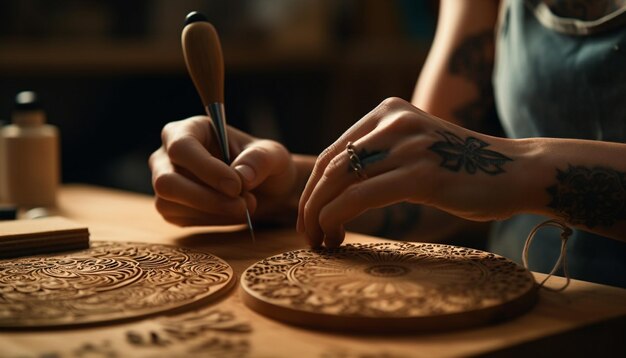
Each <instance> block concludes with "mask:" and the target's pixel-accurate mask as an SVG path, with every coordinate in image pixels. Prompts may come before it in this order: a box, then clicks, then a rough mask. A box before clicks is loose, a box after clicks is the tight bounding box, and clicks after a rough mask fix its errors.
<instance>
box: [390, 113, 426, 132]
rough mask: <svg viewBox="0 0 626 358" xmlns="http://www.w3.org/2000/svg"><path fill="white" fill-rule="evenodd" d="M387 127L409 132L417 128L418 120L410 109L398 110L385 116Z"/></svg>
mask: <svg viewBox="0 0 626 358" xmlns="http://www.w3.org/2000/svg"><path fill="white" fill-rule="evenodd" d="M384 125H385V126H386V127H387V129H389V130H392V131H394V132H400V133H407V132H408V133H411V132H414V131H415V130H417V129H419V120H418V119H417V118H416V117H415V115H414V114H413V113H412V112H410V111H400V112H398V113H395V114H393V115H391V116H389V117H388V118H387V120H386V121H385V124H384Z"/></svg>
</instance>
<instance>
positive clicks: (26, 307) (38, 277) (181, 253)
mask: <svg viewBox="0 0 626 358" xmlns="http://www.w3.org/2000/svg"><path fill="white" fill-rule="evenodd" d="M233 277H234V273H233V270H232V268H231V267H230V265H228V263H226V262H225V261H223V260H222V259H220V258H219V257H217V256H214V255H211V254H208V253H203V252H198V251H193V250H188V249H184V248H179V247H174V246H168V245H158V244H148V243H126V242H113V241H92V242H91V247H90V248H89V249H85V250H80V251H73V252H68V253H59V254H49V255H39V256H31V257H22V258H17V259H6V260H0V329H6V328H43V327H60V326H73V325H82V324H94V323H104V322H112V321H120V320H128V319H132V318H138V317H143V316H147V315H152V314H157V313H164V312H167V311H171V310H178V309H181V308H183V307H186V306H189V305H191V304H194V303H198V302H207V301H209V300H215V299H217V298H218V297H220V296H221V295H222V294H223V293H225V292H227V290H228V288H229V287H231V286H232V284H233V283H234V282H235V280H234V279H233Z"/></svg>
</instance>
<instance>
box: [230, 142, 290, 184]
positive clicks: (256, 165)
mask: <svg viewBox="0 0 626 358" xmlns="http://www.w3.org/2000/svg"><path fill="white" fill-rule="evenodd" d="M289 161H290V153H289V151H287V149H286V148H285V147H284V146H283V145H281V144H280V143H278V142H275V141H272V140H257V141H254V142H251V143H250V144H248V145H247V146H246V147H245V148H244V150H243V151H242V152H241V153H240V154H239V155H238V156H237V158H236V159H235V160H234V161H233V163H232V167H233V168H234V169H235V171H237V173H238V174H239V176H240V177H241V179H242V181H243V187H244V190H252V189H254V188H256V187H258V186H259V185H261V184H264V183H265V182H266V181H267V179H268V178H270V177H277V178H278V177H280V176H281V175H282V174H284V173H285V172H286V171H287V170H288V168H289ZM267 184H269V185H272V183H267ZM275 185H280V183H279V182H277V183H275ZM268 189H269V188H268Z"/></svg>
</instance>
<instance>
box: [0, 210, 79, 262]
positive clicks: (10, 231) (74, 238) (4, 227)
mask: <svg viewBox="0 0 626 358" xmlns="http://www.w3.org/2000/svg"><path fill="white" fill-rule="evenodd" d="M87 247H89V230H88V229H87V227H86V226H84V225H80V224H78V223H75V222H73V221H71V220H68V219H65V218H62V217H49V218H43V219H36V220H13V221H5V222H0V258H8V257H17V256H26V255H36V254H42V253H48V252H57V251H67V250H77V249H84V248H87Z"/></svg>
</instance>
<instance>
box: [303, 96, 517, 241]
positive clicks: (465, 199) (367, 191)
mask: <svg viewBox="0 0 626 358" xmlns="http://www.w3.org/2000/svg"><path fill="white" fill-rule="evenodd" d="M349 142H352V143H353V146H354V148H355V152H356V154H357V155H358V157H359V159H360V162H361V165H362V169H361V173H362V174H364V175H365V177H362V178H359V177H358V176H357V175H355V174H356V173H354V171H353V168H352V166H351V160H350V158H349V155H348V154H347V152H346V145H347V144H348V143H349ZM511 143H512V141H511V140H509V139H504V138H495V137H489V136H486V135H482V134H479V133H476V132H472V131H470V130H467V129H465V128H462V127H459V126H456V125H454V124H452V123H449V122H446V121H444V120H442V119H439V118H437V117H434V116H432V115H430V114H428V113H426V112H423V111H421V110H420V109H418V108H416V107H414V106H412V105H411V104H410V103H408V102H406V101H404V100H401V99H398V98H390V99H387V100H385V101H383V103H382V104H380V105H379V106H378V107H376V108H375V109H374V110H373V111H372V112H370V113H369V114H367V115H366V116H365V117H363V118H362V119H361V120H359V121H358V122H357V123H356V124H354V125H353V126H352V127H351V128H350V129H349V130H348V131H346V132H345V133H344V134H343V135H342V136H341V137H340V138H339V139H338V140H337V141H336V142H335V143H333V144H332V145H331V146H330V147H328V148H327V149H326V150H324V152H322V154H321V155H320V156H319V157H318V159H317V161H316V163H315V167H314V169H313V172H312V173H311V176H310V178H309V181H308V183H307V185H306V187H305V189H304V191H303V193H302V196H301V198H300V203H299V208H298V231H300V232H306V234H307V237H308V239H309V244H310V245H311V246H313V247H317V246H320V245H321V244H322V242H324V243H325V244H326V246H329V247H333V246H338V245H339V244H341V242H342V241H343V238H344V235H345V234H344V228H343V226H344V224H345V223H347V222H348V221H350V220H352V219H353V218H355V217H357V216H358V215H360V214H362V213H364V212H365V211H366V210H368V209H371V208H379V207H383V206H387V205H391V204H394V203H398V202H402V201H409V202H412V203H419V204H426V205H429V206H434V207H437V208H439V209H441V210H444V211H447V212H449V213H452V214H454V215H456V216H460V217H463V218H466V219H470V220H480V221H486V220H493V219H500V218H504V217H509V216H510V215H512V213H513V212H514V211H515V210H514V209H513V208H515V203H516V201H517V198H514V197H511V195H515V194H511V193H512V192H514V191H513V190H511V187H510V184H511V183H510V182H509V181H508V180H507V179H509V180H512V179H513V178H512V177H514V176H513V174H511V173H509V172H508V171H509V168H512V166H513V163H509V162H511V161H513V159H511V158H514V157H515V154H516V151H515V149H514V147H512V146H511ZM503 178H504V180H503ZM507 183H508V184H507Z"/></svg>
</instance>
